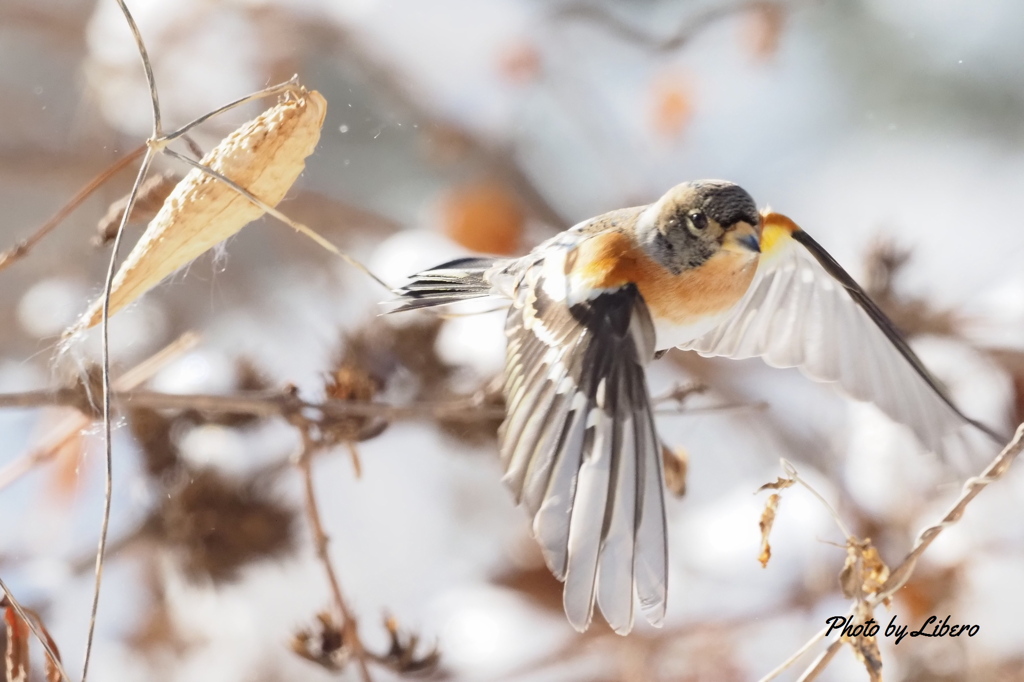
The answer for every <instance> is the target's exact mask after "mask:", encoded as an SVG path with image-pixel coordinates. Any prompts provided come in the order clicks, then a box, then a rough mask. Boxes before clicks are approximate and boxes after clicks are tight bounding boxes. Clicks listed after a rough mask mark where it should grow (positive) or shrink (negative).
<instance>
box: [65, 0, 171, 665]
mask: <svg viewBox="0 0 1024 682" xmlns="http://www.w3.org/2000/svg"><path fill="white" fill-rule="evenodd" d="M116 1H117V5H118V7H120V8H121V14H123V15H124V18H125V21H126V22H128V27H129V28H130V29H131V32H132V37H133V38H134V39H135V46H136V48H137V49H138V51H139V57H140V59H141V60H142V67H143V69H144V70H145V72H146V83H147V85H148V86H149V96H150V100H151V104H152V109H153V134H152V135H151V136H150V139H149V140H148V141H147V144H146V155H145V156H143V157H142V164H141V165H140V166H139V171H138V174H137V175H136V176H135V184H134V185H133V186H132V191H131V194H129V195H128V202H127V204H126V205H125V208H124V215H122V216H121V224H120V225H119V226H118V228H117V235H116V236H115V237H114V245H113V247H112V248H111V251H110V262H109V263H108V265H107V277H106V281H105V282H104V285H103V318H102V323H101V326H102V342H103V343H102V345H103V350H102V356H103V357H102V362H101V371H102V373H103V451H104V490H103V523H102V524H101V525H100V539H99V543H98V545H97V547H96V580H95V585H94V587H93V594H92V606H91V607H90V610H89V630H88V633H87V635H86V638H85V656H84V660H83V661H82V682H86V681H87V679H88V677H89V660H90V658H91V656H92V643H93V638H94V637H95V634H96V616H97V614H98V612H99V607H100V588H101V587H102V585H103V554H104V552H105V551H106V548H107V532H108V531H109V529H110V507H111V502H112V500H113V496H114V472H113V468H114V455H113V446H112V443H111V430H112V429H111V413H110V394H111V386H110V292H111V289H112V288H113V283H114V273H115V272H116V270H115V268H116V266H117V253H118V251H119V250H120V247H121V239H122V237H124V232H125V226H126V225H127V224H128V218H129V217H130V216H131V214H132V208H134V206H135V198H136V197H137V196H138V194H139V187H141V186H142V183H143V182H144V181H145V179H146V174H147V173H148V172H149V166H150V164H151V163H152V161H153V157H154V155H155V154H156V153H157V152H158V151H159V148H160V147H159V145H157V144H155V142H156V141H157V140H159V139H160V135H161V134H162V132H163V131H162V126H161V123H160V100H159V96H158V95H157V89H156V81H155V79H154V77H153V66H152V64H150V61H149V54H148V53H147V52H146V45H145V43H144V41H143V40H142V35H141V34H140V33H139V27H138V25H136V23H135V19H134V17H132V13H131V12H130V11H129V10H128V6H127V5H126V4H125V3H124V0H116Z"/></svg>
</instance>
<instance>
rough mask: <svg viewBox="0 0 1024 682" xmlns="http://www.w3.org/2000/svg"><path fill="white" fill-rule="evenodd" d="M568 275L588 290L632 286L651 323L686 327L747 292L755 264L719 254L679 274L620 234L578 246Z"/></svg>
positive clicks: (744, 258) (748, 259)
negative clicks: (644, 304)
mask: <svg viewBox="0 0 1024 682" xmlns="http://www.w3.org/2000/svg"><path fill="white" fill-rule="evenodd" d="M574 256H575V257H571V258H570V263H571V264H570V268H571V271H570V272H569V273H567V274H569V275H570V276H573V277H579V278H580V280H581V281H582V282H583V283H584V284H585V285H587V286H591V287H594V288H597V289H612V288H615V287H620V286H623V285H624V284H628V283H634V284H636V286H637V288H638V289H639V290H640V295H641V296H643V299H644V301H645V302H646V303H647V308H648V309H649V310H650V312H651V315H652V316H653V317H654V318H655V319H662V320H665V321H667V322H671V323H673V324H680V325H688V324H693V323H695V322H698V321H700V320H701V318H704V317H706V316H708V315H715V314H718V313H722V312H724V311H726V310H728V309H729V308H731V307H732V306H734V305H735V304H736V303H737V302H738V301H739V300H740V298H742V297H743V294H745V293H746V292H747V288H748V287H749V286H750V283H751V281H753V279H754V273H755V272H756V270H757V259H756V258H751V257H749V256H746V255H745V254H740V253H736V252H732V251H719V252H718V253H716V254H715V255H713V256H712V257H711V258H709V259H708V260H707V261H705V262H704V263H703V264H702V265H700V266H699V267H696V268H692V269H690V270H684V271H683V272H681V273H679V274H678V275H674V274H672V273H671V272H670V271H669V270H666V269H665V268H664V267H662V266H661V265H659V264H658V263H656V262H655V261H654V260H653V259H652V258H651V257H650V256H648V255H647V253H645V252H644V251H643V249H641V248H638V247H637V246H635V245H634V244H633V243H632V241H631V240H630V239H629V238H628V237H627V236H626V235H625V234H623V233H622V232H606V233H604V234H600V235H597V236H595V237H592V238H591V239H588V240H586V241H585V242H583V243H582V244H580V245H579V246H578V247H577V249H576V253H575V254H574Z"/></svg>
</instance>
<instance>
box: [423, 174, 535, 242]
mask: <svg viewBox="0 0 1024 682" xmlns="http://www.w3.org/2000/svg"><path fill="white" fill-rule="evenodd" d="M441 215H442V223H443V226H444V232H445V234H447V235H448V236H449V237H451V238H452V239H454V240H455V241H456V242H458V243H459V244H461V245H462V246H464V247H466V248H467V249H470V250H472V251H479V252H481V253H493V254H495V255H499V256H508V255H512V254H514V253H517V252H518V251H519V245H520V241H521V240H522V236H523V223H524V220H525V218H524V216H523V210H522V208H521V207H520V205H519V200H518V199H517V198H516V197H515V195H513V194H512V193H511V192H510V191H509V190H508V189H506V188H505V187H504V186H503V185H501V184H499V183H497V182H493V181H475V182H470V183H467V184H464V185H460V186H457V187H454V188H452V189H451V190H449V192H448V194H447V196H445V197H444V199H443V201H442V204H441Z"/></svg>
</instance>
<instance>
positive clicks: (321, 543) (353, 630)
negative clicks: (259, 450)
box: [295, 429, 373, 682]
mask: <svg viewBox="0 0 1024 682" xmlns="http://www.w3.org/2000/svg"><path fill="white" fill-rule="evenodd" d="M317 450H318V448H317V446H316V444H315V442H314V440H313V439H312V438H311V437H310V435H309V433H308V430H307V429H302V448H301V450H300V451H299V452H298V453H297V455H296V457H295V466H296V467H298V469H299V472H300V473H301V474H302V488H303V499H304V500H305V508H306V519H307V521H308V523H309V529H310V532H311V533H312V535H313V546H314V548H315V549H316V555H317V558H319V559H320V563H321V564H323V567H324V571H325V572H326V574H327V583H328V584H329V585H330V588H331V596H332V597H333V599H334V606H335V608H336V609H337V610H338V615H339V616H340V617H341V621H342V622H341V633H342V641H343V643H344V644H345V645H347V646H348V647H350V649H351V651H352V653H353V655H354V656H355V658H356V663H357V664H358V666H359V675H360V677H362V679H363V682H371V680H372V679H373V678H372V677H371V676H370V670H369V668H368V666H367V664H366V659H367V655H368V654H367V651H366V649H365V647H364V646H363V642H362V640H361V639H360V638H359V628H358V623H357V621H356V619H355V616H354V615H353V614H352V611H351V609H349V607H348V603H347V602H346V601H345V597H344V596H343V595H342V593H341V583H340V582H339V581H338V574H337V572H336V571H335V570H334V565H333V564H332V563H331V557H330V554H329V553H328V551H327V545H328V543H329V542H330V538H328V536H327V533H326V532H324V526H323V522H322V521H321V520H320V511H319V509H318V507H317V503H316V489H315V486H314V483H313V455H314V454H315V453H316V451H317Z"/></svg>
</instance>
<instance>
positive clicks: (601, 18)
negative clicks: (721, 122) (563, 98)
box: [553, 0, 784, 52]
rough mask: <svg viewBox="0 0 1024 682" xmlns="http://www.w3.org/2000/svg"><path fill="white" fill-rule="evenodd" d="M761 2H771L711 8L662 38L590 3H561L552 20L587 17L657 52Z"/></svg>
mask: <svg viewBox="0 0 1024 682" xmlns="http://www.w3.org/2000/svg"><path fill="white" fill-rule="evenodd" d="M765 4H771V3H770V2H768V1H767V0H753V1H752V2H740V3H736V4H733V5H722V6H719V7H711V8H709V9H707V10H704V11H703V12H701V13H699V14H697V15H696V16H694V17H692V18H691V19H690V20H689V21H688V22H686V23H685V24H684V25H682V26H680V27H679V28H678V29H676V31H675V33H673V34H672V35H670V36H667V37H664V38H660V37H658V36H653V35H650V34H648V33H646V32H645V31H643V30H641V29H639V28H637V27H635V26H633V25H632V24H629V23H627V22H625V21H623V20H622V19H620V18H619V17H617V16H615V15H614V14H612V13H610V12H608V11H606V10H604V9H601V8H600V7H595V6H591V5H589V4H583V3H578V4H577V3H574V4H570V5H565V6H563V7H560V8H559V9H557V10H556V11H555V13H554V15H553V16H554V17H555V18H556V19H558V18H568V17H573V16H576V17H580V18H584V19H589V20H591V21H593V22H595V23H598V24H601V25H603V26H605V27H606V28H608V29H610V30H611V31H613V32H614V33H616V34H617V35H618V36H619V37H620V38H622V39H624V40H627V41H629V42H631V43H634V44H636V45H640V46H642V47H647V48H650V49H653V50H655V51H657V52H672V51H675V50H678V49H679V48H681V47H683V46H684V45H685V44H686V43H688V42H689V41H690V40H691V39H693V38H694V37H695V36H696V35H697V34H698V33H700V32H701V31H702V30H704V29H705V28H707V27H708V26H709V25H710V24H713V23H714V22H716V21H719V20H721V19H725V18H726V17H729V16H732V15H733V14H738V13H740V12H746V11H749V10H752V9H755V8H757V7H759V6H761V5H765ZM775 4H779V5H782V4H784V3H782V2H778V3H775Z"/></svg>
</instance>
